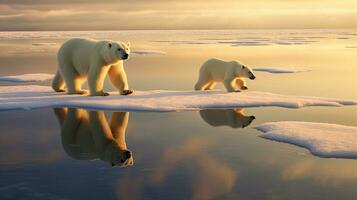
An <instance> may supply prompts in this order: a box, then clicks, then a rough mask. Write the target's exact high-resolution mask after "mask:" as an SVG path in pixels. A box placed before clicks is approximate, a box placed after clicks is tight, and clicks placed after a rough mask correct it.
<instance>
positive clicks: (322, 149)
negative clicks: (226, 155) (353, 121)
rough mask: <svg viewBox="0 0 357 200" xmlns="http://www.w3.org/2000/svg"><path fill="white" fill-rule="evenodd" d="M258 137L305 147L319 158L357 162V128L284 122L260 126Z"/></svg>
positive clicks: (258, 127)
mask: <svg viewBox="0 0 357 200" xmlns="http://www.w3.org/2000/svg"><path fill="white" fill-rule="evenodd" d="M256 129H258V130H260V131H262V132H263V134H262V135H261V137H263V138H266V139H270V140H276V141H279V142H286V143H291V144H294V145H297V146H301V147H305V148H307V149H309V150H310V151H311V153H312V154H314V155H317V156H321V157H334V158H357V127H352V126H343V125H337V124H327V123H313V122H297V121H283V122H270V123H265V124H262V125H259V126H257V127H256Z"/></svg>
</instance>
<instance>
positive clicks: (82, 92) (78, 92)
mask: <svg viewBox="0 0 357 200" xmlns="http://www.w3.org/2000/svg"><path fill="white" fill-rule="evenodd" d="M68 94H80V95H82V94H88V91H87V90H79V91H74V92H68Z"/></svg>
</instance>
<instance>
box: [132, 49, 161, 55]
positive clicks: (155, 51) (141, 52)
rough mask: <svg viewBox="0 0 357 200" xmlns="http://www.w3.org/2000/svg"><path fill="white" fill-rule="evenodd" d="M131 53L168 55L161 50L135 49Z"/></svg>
mask: <svg viewBox="0 0 357 200" xmlns="http://www.w3.org/2000/svg"><path fill="white" fill-rule="evenodd" d="M131 53H133V54H138V55H166V52H164V51H159V50H133V51H131Z"/></svg>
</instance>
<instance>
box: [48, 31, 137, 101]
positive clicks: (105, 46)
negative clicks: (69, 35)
mask: <svg viewBox="0 0 357 200" xmlns="http://www.w3.org/2000/svg"><path fill="white" fill-rule="evenodd" d="M129 54H130V44H129V43H127V44H125V43H123V42H114V41H97V40H90V39H80V38H75V39H70V40H68V41H67V42H65V43H64V44H63V45H62V46H61V48H60V49H59V51H58V54H57V60H58V70H57V73H56V75H55V77H54V79H53V81H52V88H53V89H54V90H55V91H56V92H64V91H65V89H66V88H67V93H68V94H84V93H85V91H83V90H82V89H81V86H82V84H83V82H84V81H85V80H88V87H89V92H90V95H91V96H107V95H109V94H108V93H106V92H104V91H103V83H104V79H105V76H106V75H107V74H109V78H110V81H111V82H112V84H113V85H114V86H115V87H116V88H117V89H118V90H119V93H120V94H122V95H128V94H131V93H132V92H133V91H132V90H129V86H128V81H127V77H126V74H125V71H124V67H123V61H124V60H126V59H128V58H129Z"/></svg>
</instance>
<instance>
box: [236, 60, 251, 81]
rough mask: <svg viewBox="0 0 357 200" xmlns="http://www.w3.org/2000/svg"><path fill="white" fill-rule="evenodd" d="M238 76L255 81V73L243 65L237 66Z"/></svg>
mask: <svg viewBox="0 0 357 200" xmlns="http://www.w3.org/2000/svg"><path fill="white" fill-rule="evenodd" d="M236 74H237V76H239V77H243V78H249V79H251V80H254V79H255V75H254V73H253V70H252V69H251V68H250V67H248V66H245V65H241V64H239V63H238V66H237V71H236Z"/></svg>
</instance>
